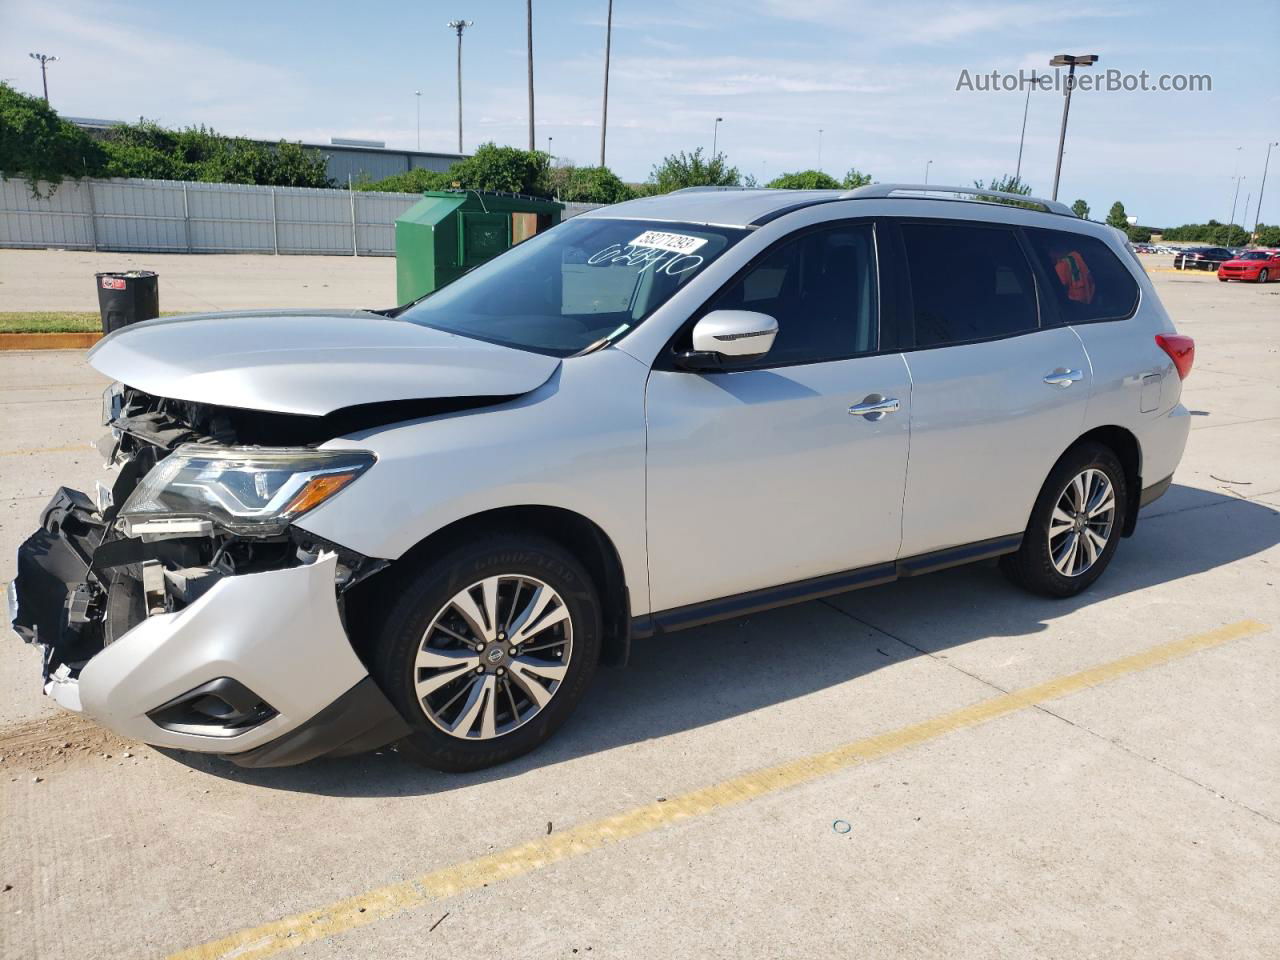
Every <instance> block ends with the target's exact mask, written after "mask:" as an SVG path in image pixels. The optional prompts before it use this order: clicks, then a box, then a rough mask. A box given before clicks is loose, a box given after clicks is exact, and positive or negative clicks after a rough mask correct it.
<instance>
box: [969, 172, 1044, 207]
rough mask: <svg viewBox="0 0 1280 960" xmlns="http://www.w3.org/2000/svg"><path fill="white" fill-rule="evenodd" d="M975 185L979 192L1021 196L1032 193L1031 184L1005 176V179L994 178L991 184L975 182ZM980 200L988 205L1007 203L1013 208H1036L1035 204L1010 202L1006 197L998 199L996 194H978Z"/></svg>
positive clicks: (1018, 178) (1017, 178) (1017, 201)
mask: <svg viewBox="0 0 1280 960" xmlns="http://www.w3.org/2000/svg"><path fill="white" fill-rule="evenodd" d="M973 185H974V186H975V187H977V188H978V189H979V190H995V191H998V192H1000V193H1016V194H1018V195H1020V196H1026V195H1028V194H1030V193H1031V184H1029V183H1025V182H1024V181H1023V180H1022V178H1021V177H1016V176H1012V175H1010V174H1005V175H1004V176H1003V177H992V178H991V182H990V183H984V182H983V181H982V180H975V181H973ZM978 199H979V200H984V201H986V202H987V203H1005V204H1008V205H1009V206H1011V207H1034V206H1035V205H1034V204H1030V203H1023V202H1022V201H1020V200H1009V199H1007V198H1005V197H997V196H995V195H994V194H978Z"/></svg>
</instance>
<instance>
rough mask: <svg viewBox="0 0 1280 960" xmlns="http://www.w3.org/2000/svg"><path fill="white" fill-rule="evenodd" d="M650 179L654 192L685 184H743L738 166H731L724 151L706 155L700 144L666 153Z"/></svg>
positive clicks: (662, 191) (678, 188) (719, 185)
mask: <svg viewBox="0 0 1280 960" xmlns="http://www.w3.org/2000/svg"><path fill="white" fill-rule="evenodd" d="M649 182H650V183H652V184H653V185H654V186H655V187H656V191H655V192H657V193H670V192H671V191H672V190H683V189H684V188H685V187H736V186H739V185H740V184H741V182H742V175H741V174H740V173H739V172H738V168H737V167H731V166H729V164H728V163H727V162H726V160H725V157H724V154H723V153H717V154H716V155H715V156H714V157H711V158H710V159H706V158H704V157H703V155H702V148H701V147H698V148H697V149H696V150H694V151H693V152H692V153H685V152H684V151H683V150H681V151H680V152H679V153H673V154H671V155H670V156H668V157H664V158H663V160H662V162H661V163H659V164H657V165H656V166H655V167H654V168H653V171H652V172H651V173H650V174H649Z"/></svg>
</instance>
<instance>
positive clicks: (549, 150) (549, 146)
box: [547, 134, 556, 163]
mask: <svg viewBox="0 0 1280 960" xmlns="http://www.w3.org/2000/svg"><path fill="white" fill-rule="evenodd" d="M554 139H555V137H553V136H551V135H550V134H547V158H548V161H549V162H551V163H555V160H556V158H555V156H554V155H553V154H552V153H551V141H552V140H554Z"/></svg>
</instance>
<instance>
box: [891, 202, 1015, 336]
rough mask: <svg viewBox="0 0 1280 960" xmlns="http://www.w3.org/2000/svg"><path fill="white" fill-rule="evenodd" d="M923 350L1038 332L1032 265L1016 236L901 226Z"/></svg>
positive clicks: (971, 227) (968, 227)
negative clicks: (1028, 261) (1032, 331)
mask: <svg viewBox="0 0 1280 960" xmlns="http://www.w3.org/2000/svg"><path fill="white" fill-rule="evenodd" d="M902 240H903V243H904V244H905V246H906V256H907V271H908V273H909V275H910V277H911V299H912V303H913V307H914V313H915V344H916V346H917V347H940V346H945V345H946V344H949V343H967V342H969V341H972V340H990V339H993V338H995V337H1008V336H1012V335H1014V334H1018V333H1026V332H1027V331H1029V330H1035V329H1036V328H1037V327H1038V326H1039V312H1038V310H1037V308H1036V287H1035V280H1034V279H1033V277H1032V273H1031V265H1030V264H1028V263H1027V258H1026V256H1025V255H1023V252H1022V246H1021V244H1019V243H1018V238H1017V236H1016V235H1015V234H1014V232H1013V231H1012V230H1010V229H1007V228H1004V227H987V226H979V225H977V224H967V223H945V224H944V223H903V224H902Z"/></svg>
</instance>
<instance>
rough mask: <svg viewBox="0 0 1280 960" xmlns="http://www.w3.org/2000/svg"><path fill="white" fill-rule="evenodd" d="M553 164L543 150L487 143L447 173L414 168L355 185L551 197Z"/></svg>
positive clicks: (407, 190) (387, 190)
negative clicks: (457, 189)
mask: <svg viewBox="0 0 1280 960" xmlns="http://www.w3.org/2000/svg"><path fill="white" fill-rule="evenodd" d="M550 165H551V157H550V156H549V155H548V154H545V153H543V152H542V151H540V150H520V149H519V148H517V147H499V146H498V145H497V144H494V143H485V144H481V145H480V147H478V148H477V149H476V152H475V153H474V154H472V155H471V156H469V157H465V158H464V159H462V160H459V161H457V162H456V163H454V164H452V165H451V166H450V167H449V169H448V170H446V171H445V172H443V173H440V172H438V171H435V170H410V171H408V172H407V173H397V174H394V175H392V176H390V177H385V178H384V179H382V180H375V181H372V182H365V183H357V184H353V186H354V187H355V188H356V189H358V190H374V191H378V192H382V193H421V192H422V191H424V190H448V189H451V188H455V187H456V188H460V189H463V190H492V191H497V192H501V193H524V194H530V195H532V196H537V197H548V196H551V193H552V187H553V185H552V175H551V169H550Z"/></svg>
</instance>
